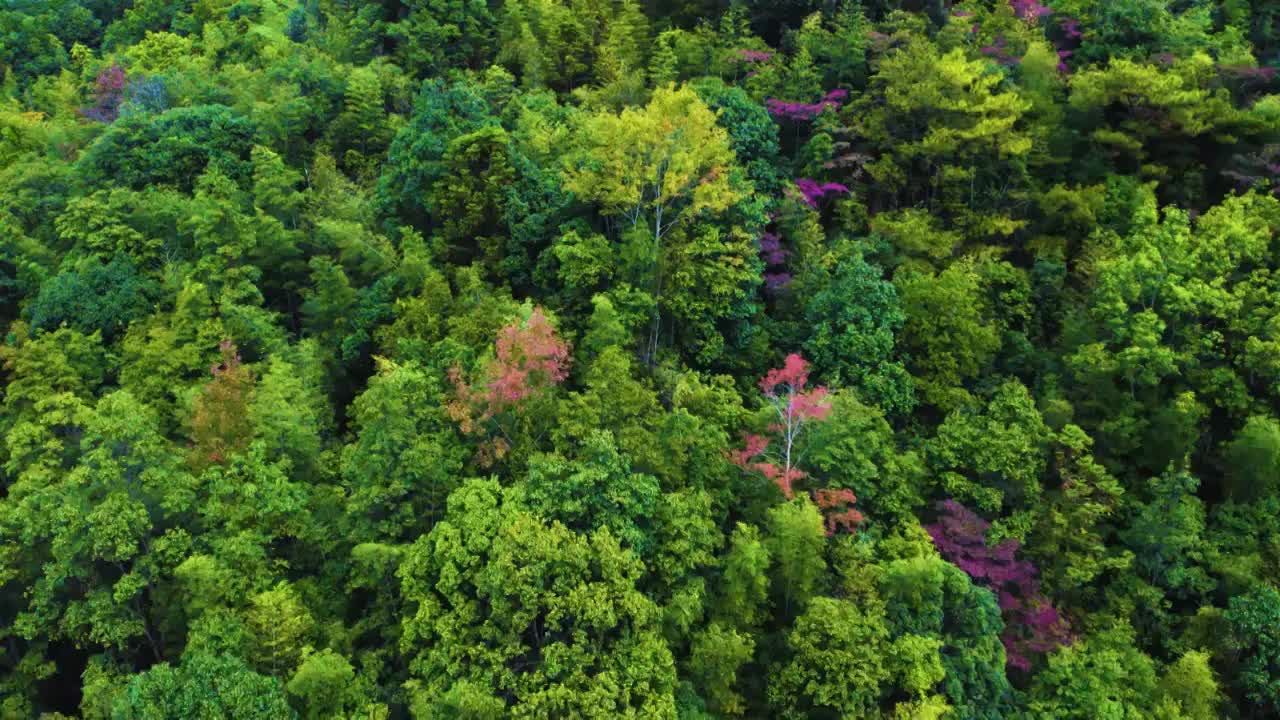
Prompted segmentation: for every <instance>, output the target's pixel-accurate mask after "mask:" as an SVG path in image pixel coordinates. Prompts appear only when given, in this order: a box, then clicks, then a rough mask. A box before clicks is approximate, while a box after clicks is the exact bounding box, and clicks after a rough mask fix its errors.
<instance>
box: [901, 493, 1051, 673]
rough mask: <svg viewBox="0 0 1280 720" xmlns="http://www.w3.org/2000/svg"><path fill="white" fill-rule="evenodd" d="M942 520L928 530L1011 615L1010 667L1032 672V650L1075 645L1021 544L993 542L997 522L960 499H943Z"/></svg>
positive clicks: (1008, 618) (1008, 636) (1006, 641)
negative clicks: (1022, 556)
mask: <svg viewBox="0 0 1280 720" xmlns="http://www.w3.org/2000/svg"><path fill="white" fill-rule="evenodd" d="M939 510H940V511H941V513H942V514H941V516H940V517H939V518H938V522H937V523H934V524H933V525H929V526H928V527H927V528H926V529H927V530H928V531H929V535H930V537H932V538H933V542H934V544H935V545H937V547H938V552H939V553H941V554H942V556H943V557H944V558H946V559H947V560H949V561H951V562H953V563H955V564H956V566H957V567H959V568H960V569H961V570H963V571H965V573H966V574H968V575H969V577H971V578H973V580H974V582H976V583H979V584H981V585H984V586H986V587H987V588H989V589H990V590H991V591H992V592H994V593H995V594H996V597H997V599H998V600H999V604H1000V608H1001V610H1003V611H1004V614H1005V618H1006V625H1005V627H1006V628H1007V629H1006V632H1005V634H1004V636H1003V637H1002V638H1001V639H1002V640H1003V642H1004V646H1005V653H1006V658H1007V660H1008V663H1009V666H1010V667H1013V668H1017V669H1019V670H1022V671H1023V672H1029V671H1030V670H1031V661H1032V655H1038V654H1042V653H1048V652H1051V651H1052V650H1055V649H1057V648H1058V647H1060V646H1062V645H1069V644H1071V635H1070V627H1069V625H1068V624H1067V622H1066V619H1065V618H1063V617H1062V616H1061V615H1060V614H1059V613H1058V610H1057V608H1055V607H1054V606H1053V603H1052V602H1051V601H1050V600H1049V598H1047V597H1045V596H1044V595H1043V594H1042V593H1041V592H1040V583H1039V580H1038V579H1037V577H1036V576H1037V574H1038V570H1037V568H1036V566H1035V565H1033V564H1032V563H1030V562H1028V561H1026V560H1019V559H1017V557H1016V554H1017V553H1018V550H1019V547H1020V544H1019V543H1018V541H1017V540H1004V541H1003V542H1000V543H999V544H998V545H995V546H994V547H993V546H992V545H990V544H989V540H988V531H989V530H990V528H991V524H990V523H988V522H987V521H986V520H983V519H982V518H980V517H978V516H977V515H976V514H974V513H973V511H971V510H969V509H968V508H966V507H965V506H963V505H961V504H960V503H958V502H956V501H954V500H947V501H944V502H942V503H939Z"/></svg>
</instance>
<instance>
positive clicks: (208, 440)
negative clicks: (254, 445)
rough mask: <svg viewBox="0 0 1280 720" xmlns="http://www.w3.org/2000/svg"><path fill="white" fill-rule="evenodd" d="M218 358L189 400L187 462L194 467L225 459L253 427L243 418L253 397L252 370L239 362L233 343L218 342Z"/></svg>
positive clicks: (242, 444)
mask: <svg viewBox="0 0 1280 720" xmlns="http://www.w3.org/2000/svg"><path fill="white" fill-rule="evenodd" d="M218 349H219V350H220V351H221V352H222V362H221V363H220V364H218V365H215V366H213V368H212V369H211V370H210V373H211V374H212V375H213V379H212V380H210V381H209V382H208V383H206V384H205V386H204V387H203V388H202V389H201V391H200V394H199V395H198V396H197V397H196V399H195V401H194V402H193V403H192V413H191V442H192V448H191V462H192V464H193V466H195V467H196V468H203V467H205V466H207V465H209V464H211V463H221V462H226V461H227V459H229V458H230V456H231V455H232V454H234V453H236V452H239V451H241V450H243V449H244V448H245V446H247V445H248V444H249V440H250V438H252V437H253V427H252V426H250V425H249V424H248V423H247V422H246V419H247V416H248V408H249V403H250V402H251V401H252V399H253V389H254V379H253V371H252V370H250V369H249V368H247V367H245V366H244V365H243V364H241V362H240V354H239V353H238V352H237V351H236V346H235V343H232V342H231V341H230V340H224V341H222V343H221V344H220V345H219V346H218Z"/></svg>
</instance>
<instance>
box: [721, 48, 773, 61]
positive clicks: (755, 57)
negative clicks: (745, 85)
mask: <svg viewBox="0 0 1280 720" xmlns="http://www.w3.org/2000/svg"><path fill="white" fill-rule="evenodd" d="M772 57H773V53H771V52H765V51H763V50H747V49H745V48H739V49H737V50H734V51H733V53H732V54H730V55H729V62H731V63H743V64H747V65H755V64H758V63H763V62H769V60H770V58H772Z"/></svg>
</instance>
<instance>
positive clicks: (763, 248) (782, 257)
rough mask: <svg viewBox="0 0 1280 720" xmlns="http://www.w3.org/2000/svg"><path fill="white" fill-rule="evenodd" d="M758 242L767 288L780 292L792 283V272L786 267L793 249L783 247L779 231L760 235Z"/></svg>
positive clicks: (770, 290)
mask: <svg viewBox="0 0 1280 720" xmlns="http://www.w3.org/2000/svg"><path fill="white" fill-rule="evenodd" d="M758 244H759V247H760V260H761V262H763V263H764V265H765V273H764V286H765V289H766V290H768V291H769V292H778V291H780V290H782V289H783V288H785V287H786V286H787V285H789V284H791V273H789V272H787V270H786V267H785V265H786V262H787V257H788V256H790V255H791V251H790V250H787V249H786V248H784V247H782V238H781V237H779V236H778V235H777V233H771V232H767V233H764V234H763V235H761V236H760V240H759V241H758Z"/></svg>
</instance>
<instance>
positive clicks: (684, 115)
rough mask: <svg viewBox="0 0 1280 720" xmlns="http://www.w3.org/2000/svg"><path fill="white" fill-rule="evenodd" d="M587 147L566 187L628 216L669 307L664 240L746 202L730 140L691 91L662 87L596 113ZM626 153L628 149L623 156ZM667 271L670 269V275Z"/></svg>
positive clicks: (652, 282) (652, 340) (654, 333)
mask: <svg viewBox="0 0 1280 720" xmlns="http://www.w3.org/2000/svg"><path fill="white" fill-rule="evenodd" d="M582 136H583V145H584V147H583V149H582V150H581V152H580V153H578V154H577V155H576V156H574V157H573V158H572V161H571V164H570V165H569V167H568V169H567V170H566V173H565V186H566V187H567V188H568V189H569V190H570V191H572V192H573V193H575V194H576V195H578V196H579V197H581V198H582V199H584V200H588V201H593V202H596V203H598V204H599V205H600V206H601V209H602V210H603V212H604V213H605V214H607V215H618V216H620V217H621V218H622V219H623V220H624V221H625V222H626V223H627V224H628V225H629V226H630V227H631V228H632V230H631V232H632V233H639V235H637V236H636V237H642V238H644V239H643V240H642V241H641V242H642V243H648V244H651V248H650V249H647V250H646V251H645V252H646V255H647V258H648V262H649V263H650V264H651V269H650V271H649V277H648V282H649V290H650V293H651V294H652V295H653V296H654V298H655V299H657V300H658V302H659V304H661V303H662V299H663V298H664V290H663V288H664V282H665V280H666V278H667V277H668V276H669V275H670V274H671V270H670V269H668V268H666V267H665V265H666V257H665V256H666V248H665V246H664V245H663V240H664V238H665V237H666V236H667V235H668V234H669V233H670V232H671V231H672V230H673V229H675V228H678V227H681V226H682V225H683V224H687V223H688V222H690V221H692V220H693V219H694V218H696V217H697V216H699V215H700V214H702V213H716V212H722V211H724V210H726V209H728V208H729V207H730V206H731V205H733V204H734V203H735V202H737V201H738V200H739V199H740V197H741V191H740V190H739V189H737V188H736V187H735V185H734V183H732V182H731V174H732V173H731V171H732V165H733V162H734V156H733V151H732V150H731V149H730V148H729V140H728V135H727V133H725V131H724V130H723V129H722V128H720V127H719V126H718V125H717V124H716V116H715V113H713V112H712V111H711V110H710V109H709V108H707V106H706V105H705V104H703V102H702V101H701V100H699V99H698V96H697V95H696V94H695V93H694V92H693V91H692V90H691V89H689V88H687V87H680V88H675V87H667V88H660V89H658V90H657V91H655V92H654V94H653V98H652V99H651V100H650V101H649V103H648V104H647V105H645V106H644V107H643V108H627V109H625V110H623V111H622V112H621V113H619V114H617V115H615V114H613V113H610V112H602V113H596V114H593V115H591V116H589V117H587V118H586V120H585V121H584V123H583V127H582ZM619 149H622V151H621V152H619ZM664 270H666V272H664ZM660 330H661V323H660V317H658V316H655V317H654V321H653V323H652V327H651V328H650V333H649V340H648V345H647V347H648V350H647V356H648V357H652V356H653V353H654V352H656V350H657V343H658V337H659V331H660Z"/></svg>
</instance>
